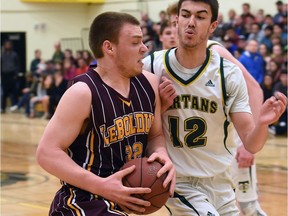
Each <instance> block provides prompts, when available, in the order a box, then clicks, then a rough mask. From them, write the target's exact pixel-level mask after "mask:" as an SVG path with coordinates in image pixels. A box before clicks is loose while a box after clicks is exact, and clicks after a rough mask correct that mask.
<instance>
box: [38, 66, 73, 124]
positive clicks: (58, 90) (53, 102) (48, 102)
mask: <svg viewBox="0 0 288 216" xmlns="http://www.w3.org/2000/svg"><path fill="white" fill-rule="evenodd" d="M67 85H68V81H67V80H66V79H64V77H63V72H62V71H56V72H55V74H54V79H53V84H52V85H51V86H50V88H49V90H48V91H47V95H46V96H44V97H43V99H42V103H43V105H44V107H46V109H47V113H46V114H45V115H44V118H46V119H50V118H51V117H52V116H53V115H54V112H55V109H56V107H57V105H58V103H59V101H60V99H61V97H62V96H63V94H64V93H65V91H66V89H67Z"/></svg>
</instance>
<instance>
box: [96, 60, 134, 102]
mask: <svg viewBox="0 0 288 216" xmlns="http://www.w3.org/2000/svg"><path fill="white" fill-rule="evenodd" d="M95 70H96V72H97V73H98V74H99V76H100V77H101V79H102V81H103V82H104V83H106V84H107V85H108V86H110V87H111V88H113V89H115V90H116V91H117V92H118V93H119V94H121V95H122V96H124V97H126V98H127V97H128V96H129V92H130V78H127V77H124V76H123V75H122V74H121V73H118V72H117V70H116V69H113V68H112V67H109V68H107V67H105V66H102V65H101V64H99V65H97V68H96V69H95Z"/></svg>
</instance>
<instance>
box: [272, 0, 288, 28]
mask: <svg viewBox="0 0 288 216" xmlns="http://www.w3.org/2000/svg"><path fill="white" fill-rule="evenodd" d="M276 8H277V13H276V14H275V15H274V17H273V21H274V23H275V24H283V23H284V19H286V18H287V16H286V15H287V12H286V11H285V7H284V4H283V2H282V1H277V2H276Z"/></svg>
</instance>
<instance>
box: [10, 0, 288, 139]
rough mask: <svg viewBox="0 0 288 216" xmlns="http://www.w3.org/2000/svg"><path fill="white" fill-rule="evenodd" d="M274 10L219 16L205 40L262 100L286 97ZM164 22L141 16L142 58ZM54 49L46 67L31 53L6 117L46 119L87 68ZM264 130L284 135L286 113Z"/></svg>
mask: <svg viewBox="0 0 288 216" xmlns="http://www.w3.org/2000/svg"><path fill="white" fill-rule="evenodd" d="M275 7H276V8H277V13H276V14H265V11H264V10H263V9H259V10H258V11H257V12H256V13H252V12H251V11H252V10H251V8H250V4H249V3H244V4H242V13H241V14H237V13H236V11H235V10H234V9H231V10H229V11H228V18H227V20H224V19H223V14H221V13H219V16H218V27H217V29H216V31H215V32H214V34H213V35H211V38H210V39H212V40H215V41H218V42H219V43H221V44H222V45H223V46H224V47H225V48H227V49H228V50H229V51H230V53H231V54H232V55H233V56H235V57H236V58H237V59H238V60H239V61H240V62H241V63H242V64H243V65H244V66H245V67H246V68H247V70H248V71H249V72H250V73H251V75H252V76H253V77H254V78H255V79H256V80H257V82H258V83H259V85H260V86H261V87H262V89H263V93H264V99H267V98H269V97H270V96H271V95H273V94H274V92H275V91H281V92H283V93H284V94H285V95H286V96H287V47H288V46H287V14H288V6H287V3H283V2H282V1H277V2H276V3H275ZM166 22H168V17H167V13H166V11H164V10H163V11H160V13H159V21H158V22H154V21H152V20H151V19H150V18H149V16H148V14H147V13H142V15H141V29H142V31H143V42H144V44H145V45H146V46H147V47H148V51H147V53H146V55H149V54H151V53H153V52H154V51H157V50H160V49H162V44H161V41H160V40H159V33H160V28H161V25H162V24H163V23H166ZM54 48H55V52H54V54H53V56H52V57H51V60H48V61H44V60H42V59H41V50H36V51H35V58H34V59H33V60H32V61H31V67H30V73H29V74H27V87H26V88H24V89H23V90H22V97H21V98H20V100H18V102H17V103H16V102H15V98H13V100H14V101H13V106H12V107H10V111H13V112H14V111H16V110H17V109H19V108H21V107H22V106H26V109H25V113H26V115H27V116H29V117H31V118H32V117H34V116H35V112H34V107H35V104H37V103H39V102H41V103H42V104H43V107H44V117H45V118H50V117H51V116H52V115H53V112H54V110H55V107H56V105H57V103H58V102H59V100H60V98H61V95H62V94H63V93H64V91H65V90H64V89H65V87H66V85H67V84H66V83H67V82H68V81H69V80H71V79H72V78H73V77H75V76H76V75H79V74H81V73H85V71H86V70H87V68H88V67H89V65H90V64H91V63H92V64H93V57H92V55H91V53H90V52H89V51H88V50H79V51H77V52H76V53H75V55H73V53H72V51H71V50H70V49H66V50H64V51H62V50H61V44H60V43H55V45H54ZM62 82H64V83H65V85H64V84H62ZM47 98H48V99H47ZM47 101H48V102H47ZM49 104H50V105H49ZM270 130H271V132H272V133H274V134H283V133H286V132H287V111H286V112H285V114H284V115H283V117H282V118H281V119H280V121H279V122H278V123H277V124H276V125H273V126H271V127H270Z"/></svg>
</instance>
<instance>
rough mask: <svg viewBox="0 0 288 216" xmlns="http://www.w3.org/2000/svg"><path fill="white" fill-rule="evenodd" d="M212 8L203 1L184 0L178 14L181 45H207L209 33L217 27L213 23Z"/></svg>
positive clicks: (215, 23)
mask: <svg viewBox="0 0 288 216" xmlns="http://www.w3.org/2000/svg"><path fill="white" fill-rule="evenodd" d="M211 17H212V13H211V9H210V6H209V5H208V4H205V3H203V2H192V1H184V2H183V3H182V5H181V7H180V12H179V16H178V22H177V23H178V37H179V45H180V46H183V47H186V48H192V47H197V46H198V45H200V44H202V45H203V46H205V47H206V44H207V40H208V38H209V35H210V34H211V33H213V31H214V30H215V28H216V27H217V21H215V22H213V23H211Z"/></svg>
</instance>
